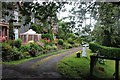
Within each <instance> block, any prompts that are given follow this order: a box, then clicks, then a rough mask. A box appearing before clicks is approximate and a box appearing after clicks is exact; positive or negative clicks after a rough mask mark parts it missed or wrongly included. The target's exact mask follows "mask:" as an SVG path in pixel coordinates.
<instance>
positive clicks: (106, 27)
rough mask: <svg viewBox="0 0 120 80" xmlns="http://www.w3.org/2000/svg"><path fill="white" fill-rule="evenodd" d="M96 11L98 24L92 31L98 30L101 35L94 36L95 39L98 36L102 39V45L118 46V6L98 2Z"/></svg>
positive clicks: (119, 16)
mask: <svg viewBox="0 0 120 80" xmlns="http://www.w3.org/2000/svg"><path fill="white" fill-rule="evenodd" d="M97 12H98V18H97V20H98V22H99V24H97V25H98V26H97V27H95V29H94V30H93V31H96V32H99V34H100V35H102V36H101V37H100V36H99V37H97V36H96V37H97V38H96V39H98V38H99V39H100V40H101V41H102V42H101V44H102V45H105V46H114V47H119V42H117V41H118V40H120V39H119V37H120V36H119V31H118V30H117V29H119V28H118V27H119V25H118V23H119V18H120V14H119V12H120V6H119V5H117V4H114V3H99V4H98V7H97ZM116 28H117V29H116ZM97 29H99V30H100V31H98V30H97ZM96 32H95V33H96ZM99 42H100V41H99Z"/></svg>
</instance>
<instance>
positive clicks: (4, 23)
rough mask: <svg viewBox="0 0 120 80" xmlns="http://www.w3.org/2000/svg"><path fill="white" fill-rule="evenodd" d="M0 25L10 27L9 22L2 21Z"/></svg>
mask: <svg viewBox="0 0 120 80" xmlns="http://www.w3.org/2000/svg"><path fill="white" fill-rule="evenodd" d="M0 26H1V27H2V26H4V27H7V28H9V23H6V22H0Z"/></svg>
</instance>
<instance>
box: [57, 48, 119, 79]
mask: <svg viewBox="0 0 120 80" xmlns="http://www.w3.org/2000/svg"><path fill="white" fill-rule="evenodd" d="M90 55H91V51H90V50H89V49H87V56H88V57H87V58H83V57H81V58H77V57H76V53H73V54H71V55H69V56H67V57H65V58H63V59H62V60H61V61H60V62H58V64H57V69H58V70H59V71H60V72H61V73H62V74H63V75H64V76H65V77H69V78H81V79H86V78H88V75H89V71H90ZM114 65H115V64H114V61H113V60H106V62H105V64H104V65H103V64H99V63H98V62H97V64H96V66H95V68H94V72H93V75H94V76H95V77H96V78H113V73H114V72H115V71H114V69H115V66H114ZM99 68H102V69H104V71H101V70H100V69H99ZM119 73H120V71H119ZM119 75H120V74H119Z"/></svg>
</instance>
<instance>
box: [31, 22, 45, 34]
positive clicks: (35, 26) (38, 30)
mask: <svg viewBox="0 0 120 80" xmlns="http://www.w3.org/2000/svg"><path fill="white" fill-rule="evenodd" d="M30 28H31V29H33V30H34V31H36V33H38V34H41V33H43V29H44V27H43V26H40V25H38V24H32V25H31V26H30Z"/></svg>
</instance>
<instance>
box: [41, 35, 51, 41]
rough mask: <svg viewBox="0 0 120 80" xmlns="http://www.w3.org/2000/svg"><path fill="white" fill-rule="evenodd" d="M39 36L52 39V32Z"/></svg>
mask: <svg viewBox="0 0 120 80" xmlns="http://www.w3.org/2000/svg"><path fill="white" fill-rule="evenodd" d="M41 37H42V38H47V39H50V40H53V35H52V34H42V35H41Z"/></svg>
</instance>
